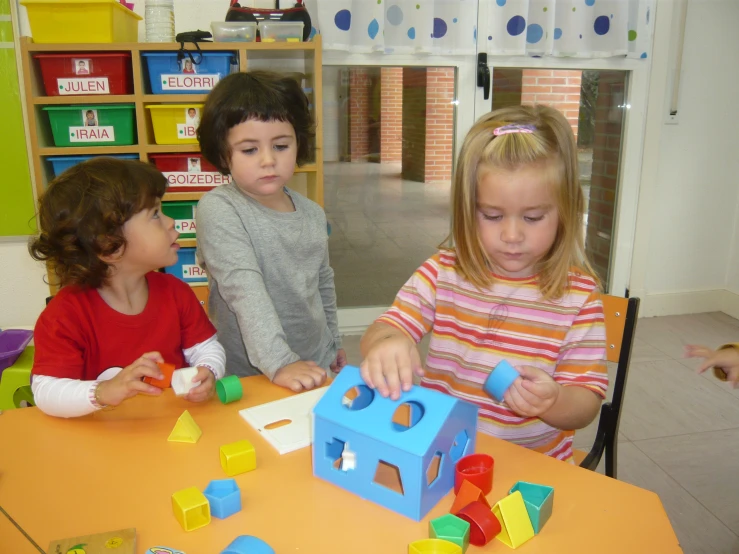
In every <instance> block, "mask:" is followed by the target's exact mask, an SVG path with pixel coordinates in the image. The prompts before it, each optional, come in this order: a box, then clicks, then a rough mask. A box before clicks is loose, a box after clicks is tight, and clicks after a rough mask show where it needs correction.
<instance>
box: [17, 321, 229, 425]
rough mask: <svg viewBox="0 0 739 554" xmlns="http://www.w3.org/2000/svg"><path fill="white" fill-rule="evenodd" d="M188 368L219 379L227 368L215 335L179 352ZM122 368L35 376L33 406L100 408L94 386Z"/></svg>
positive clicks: (61, 410) (68, 413)
mask: <svg viewBox="0 0 739 554" xmlns="http://www.w3.org/2000/svg"><path fill="white" fill-rule="evenodd" d="M182 352H183V354H184V355H185V360H186V361H187V363H188V364H189V365H190V366H191V367H207V368H208V369H210V370H211V371H212V372H213V375H214V377H215V378H216V380H218V379H220V378H222V377H223V376H224V374H225V368H226V352H225V351H224V350H223V346H221V343H220V342H218V338H217V337H216V335H213V336H212V337H211V338H209V339H208V340H205V341H203V342H201V343H199V344H196V345H195V346H193V347H191V348H187V349H185V350H183V351H182ZM122 369H123V368H121V367H111V368H109V369H107V370H105V371H104V372H103V373H101V374H100V375H99V376H98V378H97V379H96V380H95V381H82V380H80V379H63V378H58V377H50V376H48V375H34V376H33V379H32V382H31V390H32V391H33V398H34V402H35V403H36V406H37V407H38V408H39V409H40V410H42V411H43V412H44V413H47V414H49V415H52V416H56V417H80V416H83V415H87V414H90V413H92V412H94V411H96V410H98V409H99V408H98V407H97V406H96V405H95V403H94V399H95V387H96V386H97V384H98V382H99V381H107V380H109V379H112V378H113V377H115V376H116V375H118V373H120V372H121V370H122Z"/></svg>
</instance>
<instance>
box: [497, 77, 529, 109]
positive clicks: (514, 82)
mask: <svg viewBox="0 0 739 554" xmlns="http://www.w3.org/2000/svg"><path fill="white" fill-rule="evenodd" d="M524 71H525V70H521V69H517V68H515V67H514V68H507V67H502V68H496V69H493V75H492V78H493V82H492V84H491V88H492V90H491V95H492V97H493V106H492V108H491V109H492V110H499V109H501V108H508V107H509V106H520V105H521V95H522V93H523V72H524Z"/></svg>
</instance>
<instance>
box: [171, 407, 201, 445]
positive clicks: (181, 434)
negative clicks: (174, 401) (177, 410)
mask: <svg viewBox="0 0 739 554" xmlns="http://www.w3.org/2000/svg"><path fill="white" fill-rule="evenodd" d="M202 434H203V431H202V430H201V429H200V427H198V424H197V423H195V420H194V419H193V418H192V416H191V415H190V412H188V411H187V410H185V411H184V412H182V415H181V416H180V417H179V419H177V423H175V425H174V429H172V432H171V433H170V434H169V438H168V439H167V440H168V441H170V442H189V443H192V444H195V443H196V442H198V439H199V438H200V435H202Z"/></svg>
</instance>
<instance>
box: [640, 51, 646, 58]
mask: <svg viewBox="0 0 739 554" xmlns="http://www.w3.org/2000/svg"><path fill="white" fill-rule="evenodd" d="M639 57H640V58H641V59H643V60H645V59H646V58H647V53H646V52H642V53H641V56H639Z"/></svg>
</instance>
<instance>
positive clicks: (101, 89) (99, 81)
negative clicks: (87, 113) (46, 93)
mask: <svg viewBox="0 0 739 554" xmlns="http://www.w3.org/2000/svg"><path fill="white" fill-rule="evenodd" d="M56 85H57V88H58V89H59V94H60V95H62V96H64V95H66V94H110V86H108V78H107V77H76V78H73V79H62V78H59V79H57V80H56Z"/></svg>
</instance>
